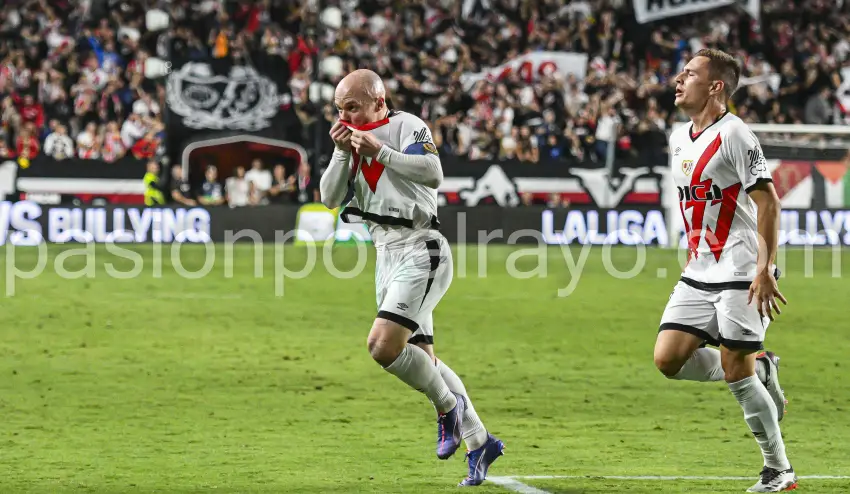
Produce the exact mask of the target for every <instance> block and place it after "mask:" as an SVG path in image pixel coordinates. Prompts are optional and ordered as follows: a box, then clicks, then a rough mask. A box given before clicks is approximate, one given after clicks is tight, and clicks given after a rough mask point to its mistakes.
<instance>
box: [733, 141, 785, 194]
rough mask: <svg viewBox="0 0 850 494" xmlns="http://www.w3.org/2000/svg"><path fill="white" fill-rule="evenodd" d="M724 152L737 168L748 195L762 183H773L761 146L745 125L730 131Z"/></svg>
mask: <svg viewBox="0 0 850 494" xmlns="http://www.w3.org/2000/svg"><path fill="white" fill-rule="evenodd" d="M723 151H724V152H725V154H726V159H728V160H729V161H730V162H731V163H732V165H733V166H734V167H735V171H736V172H737V173H738V177H739V178H740V179H741V183H742V184H743V185H744V189H745V190H746V191H747V193H749V192H750V191H751V190H753V189H754V188H755V187H756V186H757V185H759V184H761V183H764V182H772V181H773V179H772V178H771V175H770V170H769V169H768V167H767V160H766V159H765V158H764V153H763V152H762V150H761V144H759V140H758V138H757V137H756V135H755V134H754V133H753V131H752V130H750V128H749V127H747V126H746V125H745V124H741V125H735V126H734V127H732V128H731V129H730V131H729V133H728V134H727V135H726V140H725V146H724V147H723Z"/></svg>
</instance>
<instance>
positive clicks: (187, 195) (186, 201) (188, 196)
mask: <svg viewBox="0 0 850 494" xmlns="http://www.w3.org/2000/svg"><path fill="white" fill-rule="evenodd" d="M171 200H172V201H174V202H175V203H177V204H182V205H184V206H196V205H197V204H198V203H197V202H195V200H194V199H192V188H191V187H190V186H189V182H187V181H186V180H184V179H183V167H182V165H174V166H172V167H171Z"/></svg>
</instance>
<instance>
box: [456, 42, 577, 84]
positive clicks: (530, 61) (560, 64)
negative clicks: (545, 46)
mask: <svg viewBox="0 0 850 494" xmlns="http://www.w3.org/2000/svg"><path fill="white" fill-rule="evenodd" d="M587 60H588V58H587V54H586V53H572V52H566V51H536V52H531V53H527V54H525V55H521V56H519V57H517V58H514V59H512V60H509V61H507V62H505V63H503V64H502V65H499V66H498V67H490V68H487V69H484V70H483V71H481V72H476V73H472V72H467V73H465V74H463V75H461V76H460V82H461V84H463V87H464V89H465V90H466V91H469V90H471V89H472V87H473V86H474V85H475V83H476V82H478V81H482V80H487V81H491V82H496V81H500V80H502V79H505V78H507V77H508V76H510V75H512V74H518V75H519V76H520V78H522V80H524V81H526V82H529V83H530V82H533V81H537V80H540V78H542V77H544V76H547V75H555V74H560V76H562V77H563V78H564V79H566V78H567V77H569V76H570V75H573V76H575V78H576V79H578V80H579V81H583V80H584V78H585V75H586V74H587Z"/></svg>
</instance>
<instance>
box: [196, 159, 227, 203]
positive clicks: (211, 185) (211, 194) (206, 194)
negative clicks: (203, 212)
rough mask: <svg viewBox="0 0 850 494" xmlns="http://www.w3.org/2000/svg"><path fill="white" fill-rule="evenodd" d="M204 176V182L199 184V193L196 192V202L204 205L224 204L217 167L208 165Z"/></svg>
mask: <svg viewBox="0 0 850 494" xmlns="http://www.w3.org/2000/svg"><path fill="white" fill-rule="evenodd" d="M204 178H205V180H204V183H203V184H201V193H200V194H198V202H200V203H201V204H202V205H204V206H220V205H222V204H224V193H223V192H222V188H221V184H220V183H218V169H217V168H216V167H214V166H212V165H210V166H208V167H207V170H206V172H205V173H204Z"/></svg>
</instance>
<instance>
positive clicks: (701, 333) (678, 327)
mask: <svg viewBox="0 0 850 494" xmlns="http://www.w3.org/2000/svg"><path fill="white" fill-rule="evenodd" d="M662 331H682V332H683V333H688V334H692V335H694V336H696V337H698V338H701V339H702V340H703V341H705V342H706V343H708V344H709V345H712V346H720V342H719V341H718V340H716V339H715V338H714V337H712V336H711V335H710V334H708V333H707V332H706V331H705V330H704V329H699V328H695V327H693V326H688V325H687V324H680V323H677V322H665V323H664V324H662V325H661V326H659V327H658V332H659V333H660V332H662Z"/></svg>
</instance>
